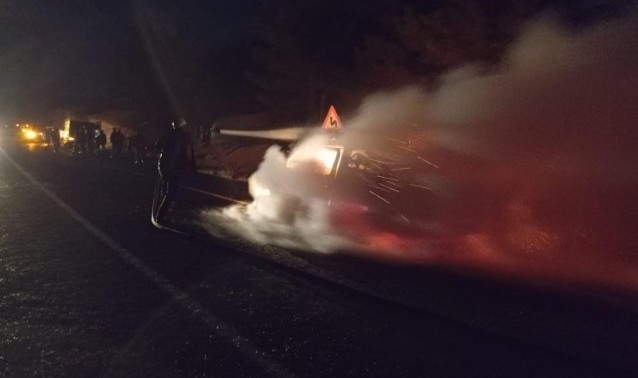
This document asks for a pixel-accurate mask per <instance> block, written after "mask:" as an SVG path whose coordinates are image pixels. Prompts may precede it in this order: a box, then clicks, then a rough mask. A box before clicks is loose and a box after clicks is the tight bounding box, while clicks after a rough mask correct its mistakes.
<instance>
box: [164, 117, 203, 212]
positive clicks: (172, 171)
mask: <svg viewBox="0 0 638 378" xmlns="http://www.w3.org/2000/svg"><path fill="white" fill-rule="evenodd" d="M172 126H173V128H172V130H171V131H169V133H168V135H166V137H165V138H163V139H162V140H161V142H160V146H159V147H160V149H161V155H160V157H159V162H158V170H159V175H160V180H161V192H160V194H161V196H162V198H161V202H160V205H159V209H158V211H157V217H156V219H157V220H158V221H162V220H165V218H166V213H167V212H168V209H169V207H170V205H171V203H172V202H173V200H174V199H175V194H176V192H177V189H178V187H179V179H180V174H181V173H182V171H183V170H184V169H185V168H186V167H187V164H189V163H190V165H191V166H192V167H193V169H194V168H195V155H194V153H193V145H192V143H191V139H190V135H188V133H187V132H186V131H185V130H184V126H186V121H185V120H184V119H183V118H180V119H178V120H177V121H175V122H173V123H172ZM189 152H190V159H189V158H188V154H189Z"/></svg>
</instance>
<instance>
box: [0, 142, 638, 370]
mask: <svg viewBox="0 0 638 378" xmlns="http://www.w3.org/2000/svg"><path fill="white" fill-rule="evenodd" d="M0 147H1V148H2V149H1V150H0V209H2V219H1V220H0V376H8V377H24V376H78V377H79V376H105V377H122V376H131V377H134V376H135V377H137V376H153V377H164V376H166V377H174V376H202V377H204V376H233V377H234V376H247V377H262V376H275V377H292V376H300V377H306V376H308V377H328V376H330V377H334V376H339V377H341V376H351V377H363V376H365V377H372V376H379V377H387V376H397V377H398V376H401V377H451V376H459V377H468V376H477V377H485V376H490V377H512V376H516V377H567V376H580V377H610V376H628V377H629V376H633V375H634V374H635V371H636V368H637V367H638V363H637V362H636V361H638V345H637V341H636V340H638V337H637V336H638V333H637V330H638V321H637V320H636V319H637V317H636V310H635V306H634V305H635V303H634V302H632V300H633V299H632V297H623V298H620V299H619V300H608V299H609V298H607V299H604V298H602V299H601V298H599V297H587V296H582V295H577V294H573V293H567V292H565V293H563V292H555V291H553V290H543V289H534V288H526V287H522V286H516V285H507V284H504V283H503V282H497V281H489V280H485V279H480V278H476V277H467V276H464V275H460V274H457V273H454V272H447V271H444V270H441V269H415V268H405V267H397V266H386V265H381V264H378V263H373V262H367V261H362V260H358V259H352V258H347V257H343V256H333V257H319V256H306V255H303V254H300V253H293V252H287V251H283V250H277V249H273V248H261V247H260V246H252V245H250V244H248V243H240V242H236V241H228V240H216V239H214V238H205V237H203V236H202V235H197V237H195V238H190V237H184V236H180V235H176V234H172V233H169V232H161V231H158V230H157V229H155V228H154V227H152V226H151V223H150V219H149V216H150V213H149V206H150V203H151V196H152V192H153V185H154V178H153V176H152V171H153V169H152V166H151V165H149V166H134V165H132V164H130V163H129V162H125V161H113V160H110V159H102V158H97V157H96V158H81V157H71V156H68V155H64V154H53V153H51V152H50V151H49V150H47V149H41V148H36V149H33V150H32V151H29V150H28V149H25V148H24V147H23V146H20V145H17V146H16V145H14V144H13V143H12V142H10V141H4V142H0ZM193 182H194V183H196V182H197V180H193ZM193 185H195V184H193ZM212 186H213V187H217V188H218V192H217V193H213V194H217V195H216V196H215V195H212V196H211V195H209V194H206V193H204V192H208V191H210V188H208V187H206V186H205V185H202V186H201V187H199V189H198V190H201V191H202V192H199V193H197V192H194V191H191V192H189V193H190V194H189V195H190V196H193V197H196V196H200V198H199V199H197V200H195V202H197V201H200V202H204V201H205V202H206V203H207V206H210V207H221V206H226V205H228V204H229V201H228V200H225V199H224V198H225V197H229V198H235V197H242V196H243V195H245V193H239V192H241V191H242V189H241V184H237V183H232V182H221V181H219V182H216V183H215V184H214V185H212ZM195 189H197V188H195ZM397 277H400V278H397ZM611 297H612V298H613V296H611Z"/></svg>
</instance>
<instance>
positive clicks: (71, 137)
mask: <svg viewBox="0 0 638 378" xmlns="http://www.w3.org/2000/svg"><path fill="white" fill-rule="evenodd" d="M82 128H84V129H85V130H86V133H87V135H88V136H92V137H96V136H97V135H98V133H99V131H100V130H101V129H102V124H101V122H99V121H98V122H89V121H78V120H74V119H70V118H67V119H66V121H64V129H63V130H62V133H61V137H62V138H61V139H62V141H61V144H62V145H63V146H66V147H72V146H73V144H74V143H75V139H76V138H77V135H78V132H79V130H81V129H82Z"/></svg>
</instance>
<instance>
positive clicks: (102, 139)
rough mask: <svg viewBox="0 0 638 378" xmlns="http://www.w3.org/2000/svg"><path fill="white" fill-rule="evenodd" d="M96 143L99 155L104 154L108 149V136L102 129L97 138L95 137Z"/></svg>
mask: <svg viewBox="0 0 638 378" xmlns="http://www.w3.org/2000/svg"><path fill="white" fill-rule="evenodd" d="M95 143H97V149H98V154H103V153H104V150H105V149H106V134H104V131H102V129H100V130H99V131H98V134H97V137H95Z"/></svg>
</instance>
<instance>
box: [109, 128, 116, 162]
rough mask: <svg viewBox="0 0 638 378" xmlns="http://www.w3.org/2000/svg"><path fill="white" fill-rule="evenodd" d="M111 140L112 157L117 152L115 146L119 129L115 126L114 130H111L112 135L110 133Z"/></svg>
mask: <svg viewBox="0 0 638 378" xmlns="http://www.w3.org/2000/svg"><path fill="white" fill-rule="evenodd" d="M109 142H111V157H112V158H114V157H115V153H116V148H115V146H117V129H116V128H115V127H114V128H113V130H111V135H109Z"/></svg>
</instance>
